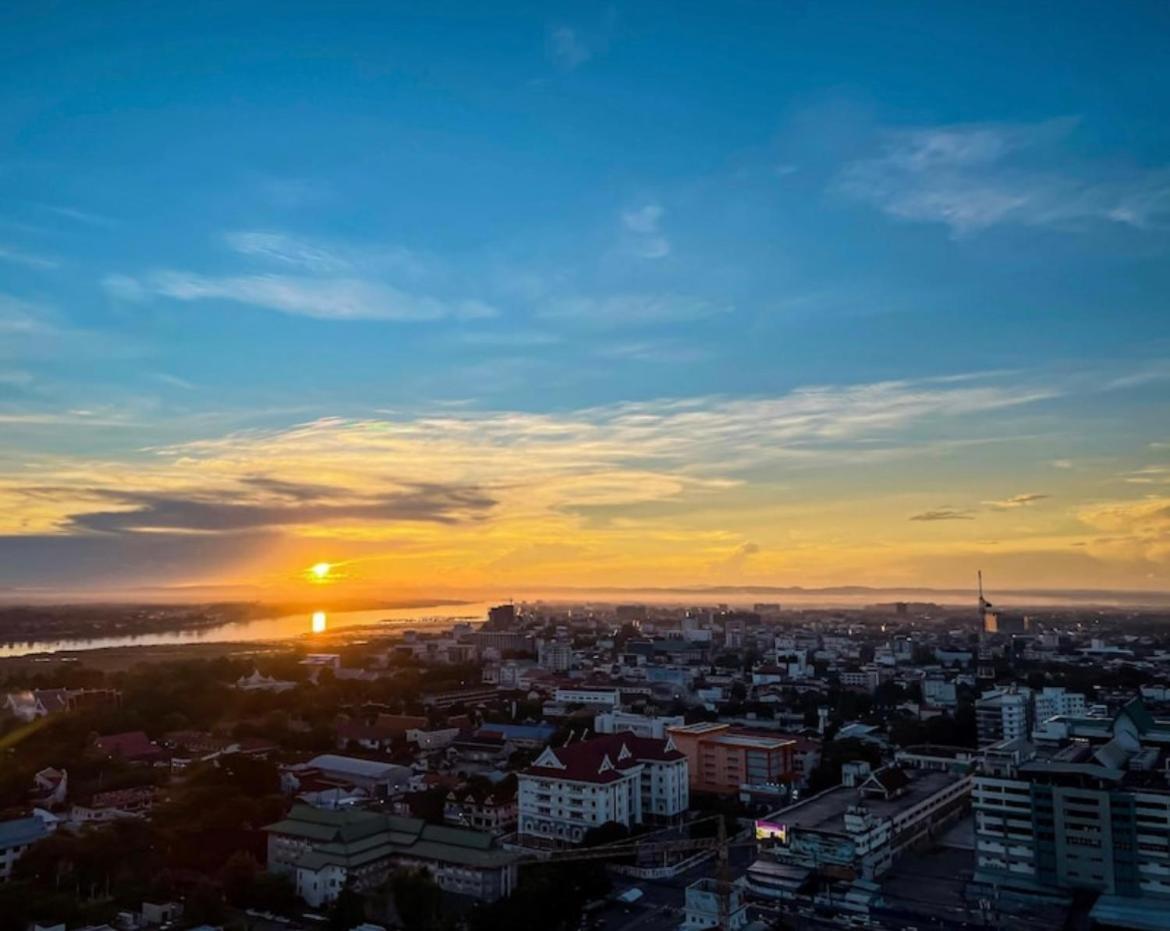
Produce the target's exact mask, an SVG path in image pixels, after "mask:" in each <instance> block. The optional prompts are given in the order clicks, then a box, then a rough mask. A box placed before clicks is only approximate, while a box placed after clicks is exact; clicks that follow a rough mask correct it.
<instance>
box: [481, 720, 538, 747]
mask: <svg viewBox="0 0 1170 931" xmlns="http://www.w3.org/2000/svg"><path fill="white" fill-rule="evenodd" d="M556 732H557V729H556V728H555V727H554V726H553V725H551V724H492V723H488V724H484V725H483V726H482V727H480V729H479V730H478V731H476V732H475V733H476V736H496V737H503V738H504V739H505V740H507V741H509V742H510V743H511V744H512V745H513V746H515V747H516V748H518V749H521V750H539V749H541V748H542V747H545V746H547V744H548V742H549V740H550V739H551V738H552V735H553V734H555V733H556Z"/></svg>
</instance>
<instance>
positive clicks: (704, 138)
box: [0, 4, 1170, 599]
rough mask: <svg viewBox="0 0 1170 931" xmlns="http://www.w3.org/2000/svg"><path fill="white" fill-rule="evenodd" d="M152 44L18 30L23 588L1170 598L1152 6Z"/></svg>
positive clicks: (7, 182) (11, 466) (332, 24)
mask: <svg viewBox="0 0 1170 931" xmlns="http://www.w3.org/2000/svg"><path fill="white" fill-rule="evenodd" d="M209 11H210V12H209ZM139 13H140V11H137V10H136V8H135V7H134V6H133V5H126V6H118V5H113V4H103V5H102V8H101V9H100V10H98V9H96V8H87V7H86V6H82V5H77V6H73V5H69V4H66V5H58V6H54V7H51V8H41V7H40V6H39V5H32V4H14V5H10V6H9V7H7V8H6V9H5V10H4V11H3V12H0V28H3V29H4V31H5V33H6V34H7V35H9V36H12V37H14V38H15V39H16V40H17V41H15V42H12V43H11V45H10V48H9V49H8V50H7V51H6V52H5V53H4V58H3V64H0V68H2V71H0V73H2V74H3V76H4V82H3V90H0V94H2V95H3V98H2V99H3V100H4V105H3V108H2V112H3V119H4V128H5V129H6V132H5V133H4V134H3V138H4V141H3V142H2V143H0V205H2V206H0V437H2V442H0V596H4V597H8V596H10V595H12V594H13V593H15V594H16V595H18V596H19V595H20V594H21V593H30V592H43V591H46V590H51V591H58V592H73V593H98V594H109V595H111V596H113V595H117V594H120V593H125V592H132V591H135V590H139V589H141V588H144V587H150V588H152V589H156V590H158V591H172V592H174V593H175V594H176V597H178V596H182V597H187V596H191V597H196V596H198V594H199V593H201V592H211V591H224V590H231V591H239V592H249V591H251V592H257V593H264V594H271V595H273V596H274V597H287V598H304V599H308V598H311V597H313V595H314V593H315V592H317V591H322V590H323V589H321V588H320V586H322V585H328V592H329V597H331V598H336V599H344V598H346V597H351V596H352V597H355V598H356V597H363V596H369V595H373V594H377V595H379V596H384V597H387V598H392V597H394V596H395V595H403V596H407V595H415V594H418V593H420V592H422V593H434V594H442V593H444V592H451V591H473V592H484V593H505V594H515V595H517V596H523V595H525V594H526V593H527V592H534V591H541V590H547V589H553V588H558V587H565V588H574V589H590V588H608V589H614V588H639V587H653V588H671V587H680V588H681V587H692V586H703V585H711V586H720V585H733V586H744V587H750V586H753V585H757V586H798V585H799V586H806V587H822V586H840V585H866V586H877V587H890V588H897V587H906V586H924V587H937V588H948V589H949V588H960V587H962V588H971V589H973V587H974V586H973V582H974V576H975V571H976V570H977V569H980V568H981V569H983V570H985V571H987V572H988V574H989V579H991V580H993V582H994V587H995V589H999V590H1003V589H1009V588H1012V589H1020V588H1027V589H1037V588H1053V589H1068V588H1076V589H1090V588H1091V589H1118V590H1144V591H1170V427H1168V426H1167V425H1168V424H1170V394H1168V390H1167V389H1168V387H1170V338H1168V335H1170V334H1168V327H1167V321H1168V319H1170V308H1167V306H1166V294H1167V293H1168V286H1170V261H1167V257H1168V255H1167V251H1168V250H1167V247H1168V246H1170V226H1168V223H1170V135H1168V132H1170V131H1168V129H1167V126H1166V122H1165V119H1164V114H1165V112H1167V110H1168V109H1170V99H1168V98H1170V89H1168V86H1167V84H1166V82H1165V81H1164V79H1163V75H1162V72H1163V71H1164V66H1163V65H1162V64H1161V61H1162V59H1161V58H1160V55H1161V42H1162V38H1163V37H1164V35H1165V30H1166V26H1167V25H1168V23H1167V12H1166V10H1165V8H1164V7H1162V6H1161V5H1155V4H1136V5H1134V6H1133V7H1132V8H1131V9H1130V10H1129V12H1128V15H1127V16H1126V17H1124V18H1123V17H1119V16H1116V15H1115V14H1113V13H1112V12H1111V11H1109V10H1106V9H1099V10H1094V9H1092V8H1087V7H1069V8H1062V10H1061V11H1060V15H1059V16H1053V17H1051V18H1050V19H1043V20H1042V21H1039V22H1038V21H1036V20H1037V17H1036V16H1035V15H1033V13H1028V12H1027V11H1021V10H1020V9H1019V8H1018V7H1017V6H1015V5H1009V4H988V5H984V6H982V7H981V8H980V9H979V10H977V11H975V10H964V11H961V12H960V11H947V10H944V9H940V8H938V7H937V6H935V5H928V4H904V5H897V6H887V5H882V9H880V10H878V9H875V8H872V7H871V6H869V5H865V4H835V5H833V6H832V8H813V7H811V6H805V5H776V6H774V7H764V6H759V5H731V6H727V7H721V8H719V9H714V8H706V7H702V6H697V5H695V6H692V5H686V6H683V7H675V6H674V5H670V6H667V5H657V6H656V5H639V6H637V7H633V6H626V5H614V6H609V7H605V8H601V7H595V6H592V5H578V6H557V7H555V8H553V7H547V6H545V5H535V4H532V5H510V6H509V7H508V8H507V9H506V10H500V11H497V12H494V13H493V14H492V15H491V16H488V15H486V14H484V13H482V12H481V11H476V10H475V9H474V8H469V7H468V6H466V5H459V4H451V5H444V6H442V7H440V8H437V9H435V10H432V11H430V12H428V13H427V14H420V13H418V12H416V11H413V10H412V8H411V7H410V6H409V5H394V4H390V5H386V4H380V5H362V4H359V5H355V6H353V7H351V8H347V10H346V14H345V15H344V16H342V15H338V14H337V13H336V11H320V10H317V11H314V10H313V9H312V7H311V6H307V5H296V4H294V5H282V6H281V7H280V8H279V9H276V8H272V7H265V6H262V5H259V6H249V7H245V6H224V7H214V8H206V9H200V10H199V11H194V10H180V9H166V8H164V9H157V10H152V11H151V15H150V16H149V17H143V16H141V15H139ZM1038 40H1039V41H1038ZM319 565H325V566H326V567H327V568H326V570H325V571H324V572H320V571H316V569H315V567H317V566H319Z"/></svg>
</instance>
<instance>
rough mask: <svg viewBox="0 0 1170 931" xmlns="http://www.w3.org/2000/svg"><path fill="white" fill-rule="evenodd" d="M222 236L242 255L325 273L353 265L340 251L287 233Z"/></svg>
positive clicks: (268, 232)
mask: <svg viewBox="0 0 1170 931" xmlns="http://www.w3.org/2000/svg"><path fill="white" fill-rule="evenodd" d="M223 238H224V242H226V243H227V245H228V246H229V247H230V248H231V249H233V250H234V251H236V252H238V253H239V254H240V255H246V256H250V257H253V258H260V259H267V260H269V261H272V262H275V263H277V264H279V265H288V266H292V267H294V268H303V269H307V270H309V271H313V272H326V273H333V272H345V271H348V270H349V269H351V268H352V267H353V263H352V262H351V261H350V260H349V259H348V258H346V257H345V256H343V255H341V254H339V253H338V252H336V251H334V250H331V249H329V248H327V247H325V246H322V245H319V244H317V243H313V242H310V241H308V240H305V239H300V238H298V237H295V236H290V235H288V234H287V233H279V232H270V231H264V230H237V231H231V232H227V233H224V237H223Z"/></svg>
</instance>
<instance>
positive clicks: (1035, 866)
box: [973, 700, 1170, 927]
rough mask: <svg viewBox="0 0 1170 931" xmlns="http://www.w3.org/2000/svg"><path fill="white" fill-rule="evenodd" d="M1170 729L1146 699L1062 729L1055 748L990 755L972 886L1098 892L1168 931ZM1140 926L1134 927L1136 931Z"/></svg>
mask: <svg viewBox="0 0 1170 931" xmlns="http://www.w3.org/2000/svg"><path fill="white" fill-rule="evenodd" d="M1167 746H1170V721H1160V720H1155V719H1154V718H1153V717H1152V716H1151V715H1150V714H1149V712H1148V711H1147V710H1146V709H1145V707H1144V706H1143V705H1142V704H1141V702H1140V700H1135V701H1131V702H1130V703H1129V704H1127V705H1126V706H1125V707H1124V708H1122V709H1121V710H1120V711H1119V712H1118V713H1117V714H1115V715H1112V716H1108V715H1104V716H1086V717H1084V718H1081V719H1075V720H1071V721H1068V722H1066V733H1065V735H1064V737H1063V739H1062V740H1061V742H1060V745H1059V746H1055V747H1054V746H1047V747H1041V746H1037V745H1035V744H1030V743H1028V742H1027V741H1014V742H1012V743H1006V742H1005V743H1004V744H1002V745H1000V746H995V747H991V748H989V749H988V750H987V751H986V753H985V756H984V759H983V762H982V764H981V766H980V771H979V773H978V775H977V776H976V779H975V788H974V792H973V802H974V809H975V852H976V873H975V880H976V882H981V883H987V884H989V885H992V886H994V887H996V888H997V889H999V890H1010V891H1011V892H1012V894H1014V895H1019V894H1025V895H1026V894H1033V895H1037V896H1041V897H1042V896H1045V895H1048V894H1051V892H1052V890H1054V889H1062V890H1086V891H1089V892H1093V893H1099V894H1100V898H1099V899H1098V906H1100V907H1103V908H1106V909H1110V908H1113V907H1114V906H1120V907H1121V908H1123V909H1124V910H1125V911H1126V912H1127V913H1129V914H1131V915H1132V916H1137V915H1139V914H1143V913H1144V917H1145V920H1146V921H1148V922H1149V923H1148V924H1142V925H1140V926H1141V927H1163V926H1164V924H1162V922H1165V917H1166V915H1167V913H1168V912H1170V843H1168V842H1167V838H1168V837H1170V778H1168V775H1167V774H1168V770H1167V767H1166V748H1167ZM1138 926H1139V925H1133V927H1138Z"/></svg>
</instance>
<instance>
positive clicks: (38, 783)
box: [32, 766, 69, 808]
mask: <svg viewBox="0 0 1170 931" xmlns="http://www.w3.org/2000/svg"><path fill="white" fill-rule="evenodd" d="M32 794H33V801H34V804H36V805H40V806H42V807H46V808H53V807H55V806H58V805H64V804H65V798H66V796H67V795H68V794H69V773H68V772H66V771H65V770H63V769H55V768H53V767H52V766H48V767H46V768H45V769H42V770H41V771H40V772H39V773H37V774H36V775H35V776H33V788H32Z"/></svg>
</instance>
